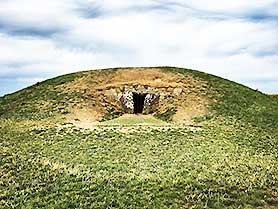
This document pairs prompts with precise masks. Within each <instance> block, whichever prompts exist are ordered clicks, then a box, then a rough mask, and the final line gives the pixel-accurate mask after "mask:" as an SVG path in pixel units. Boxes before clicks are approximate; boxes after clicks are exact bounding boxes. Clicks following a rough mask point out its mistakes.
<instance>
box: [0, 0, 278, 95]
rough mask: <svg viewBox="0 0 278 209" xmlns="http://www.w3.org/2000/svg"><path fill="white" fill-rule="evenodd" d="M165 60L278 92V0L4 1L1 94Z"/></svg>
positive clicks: (0, 5)
mask: <svg viewBox="0 0 278 209" xmlns="http://www.w3.org/2000/svg"><path fill="white" fill-rule="evenodd" d="M165 65H167V66H176V67H185V68H192V69H197V70H201V71H205V72H208V73H212V74H215V75H218V76H221V77H224V78H227V79H230V80H233V81H236V82H240V83H242V84H245V85H247V86H249V87H251V88H254V89H259V90H260V91H262V92H265V93H278V2H277V0H264V1H261V0H252V1H251V0H234V1H219V0H194V1H193V0H169V1H167V0H140V1H134V0H117V1H115V0H48V1H41V0H1V1H0V95H4V94H7V93H11V92H14V91H16V90H19V89H21V88H24V87H27V86H29V85H31V84H34V83H36V82H38V81H42V80H44V79H47V78H50V77H54V76H57V75H61V74H65V73H70V72H75V71H79V70H88V69H96V68H106V67H121V66H122V67H125V66H165Z"/></svg>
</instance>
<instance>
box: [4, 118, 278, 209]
mask: <svg viewBox="0 0 278 209" xmlns="http://www.w3.org/2000/svg"><path fill="white" fill-rule="evenodd" d="M237 125H238V124H234V125H232V126H231V125H228V126H227V125H219V123H218V122H217V121H215V123H210V124H209V125H204V127H203V129H202V130H198V131H197V130H195V131H194V130H190V129H187V128H179V129H176V128H175V129H174V128H173V129H162V130H157V129H152V128H150V129H149V130H148V131H140V130H137V131H135V132H133V133H130V134H125V133H121V132H120V129H114V130H105V129H104V130H102V129H97V130H96V131H90V130H82V129H75V128H69V127H64V128H55V126H42V127H40V128H39V127H36V126H33V127H30V126H28V125H26V126H24V125H23V126H21V129H19V128H18V124H16V123H14V122H12V121H6V120H4V121H3V120H2V121H1V127H2V128H1V130H0V135H1V141H0V143H1V152H0V153H1V158H0V159H1V160H0V172H1V177H0V179H1V184H0V186H1V187H0V188H1V192H0V194H1V195H0V207H1V208H22V207H24V208H28V207H29V208H107V207H112V208H128V207H130V208H181V207H190V206H194V207H197V208H204V207H209V208H223V207H232V208H244V207H249V208H254V207H260V206H275V207H278V201H277V197H278V194H277V192H278V191H277V188H278V176H277V173H278V161H277V157H278V154H277V153H278V152H277V135H269V134H268V133H267V132H265V131H263V130H260V129H257V128H254V127H253V128H252V129H250V127H248V125H246V126H241V128H239V127H238V126H237ZM27 130H28V131H27Z"/></svg>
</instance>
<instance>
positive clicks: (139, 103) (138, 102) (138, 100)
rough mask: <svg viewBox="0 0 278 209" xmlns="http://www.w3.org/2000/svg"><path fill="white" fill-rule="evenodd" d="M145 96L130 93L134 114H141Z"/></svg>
mask: <svg viewBox="0 0 278 209" xmlns="http://www.w3.org/2000/svg"><path fill="white" fill-rule="evenodd" d="M146 95H147V94H140V93H132V96H133V108H134V110H133V113H134V114H138V113H143V109H144V103H145V98H146Z"/></svg>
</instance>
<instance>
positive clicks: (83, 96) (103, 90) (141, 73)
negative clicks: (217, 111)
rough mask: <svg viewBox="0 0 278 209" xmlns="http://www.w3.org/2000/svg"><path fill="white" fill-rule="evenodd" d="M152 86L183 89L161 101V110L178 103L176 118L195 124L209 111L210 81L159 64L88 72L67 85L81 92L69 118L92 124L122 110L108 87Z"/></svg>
mask: <svg viewBox="0 0 278 209" xmlns="http://www.w3.org/2000/svg"><path fill="white" fill-rule="evenodd" d="M134 85H141V86H150V87H153V88H161V89H164V90H165V91H166V92H172V91H173V90H174V89H175V88H179V89H181V90H182V91H181V92H180V94H179V95H177V96H176V97H174V98H172V99H170V100H164V101H160V104H159V106H158V110H157V111H158V112H163V111H166V110H167V109H169V108H172V107H174V108H175V109H176V110H177V112H176V114H175V115H174V117H173V122H175V123H183V124H192V119H193V118H195V117H199V116H202V115H205V114H208V113H209V109H208V107H209V105H210V104H211V101H210V100H209V98H208V97H207V96H206V93H205V92H206V82H205V81H200V80H196V79H194V78H193V77H192V76H190V75H187V76H184V75H181V74H178V73H172V72H166V71H163V70H162V69H159V68H131V69H122V70H118V71H114V72H109V73H105V71H103V73H97V74H93V73H92V74H89V73H88V74H87V75H85V76H83V77H80V78H78V79H75V80H74V81H73V82H70V83H67V84H65V85H64V86H63V91H64V92H66V93H68V94H73V95H75V94H77V95H79V97H77V100H76V101H75V102H74V103H73V105H72V106H71V108H70V114H69V116H67V120H68V121H69V122H71V123H73V124H75V125H76V126H80V127H87V126H92V125H94V124H95V123H96V122H98V121H100V120H101V119H102V118H103V117H104V116H105V115H106V114H108V111H109V110H111V109H113V110H115V111H122V110H121V106H120V105H119V102H118V101H116V100H115V99H111V97H109V96H107V95H108V94H109V91H108V90H111V89H113V88H121V87H123V86H134Z"/></svg>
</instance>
